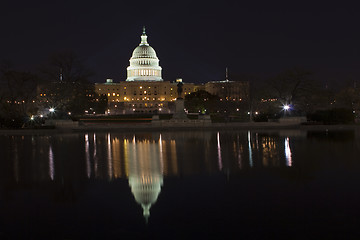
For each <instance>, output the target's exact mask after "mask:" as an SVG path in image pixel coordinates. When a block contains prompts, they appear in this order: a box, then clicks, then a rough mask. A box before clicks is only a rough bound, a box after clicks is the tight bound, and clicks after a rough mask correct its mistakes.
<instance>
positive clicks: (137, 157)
mask: <svg viewBox="0 0 360 240" xmlns="http://www.w3.org/2000/svg"><path fill="white" fill-rule="evenodd" d="M0 146H1V153H0V154H1V155H0V239H19V238H20V239H129V238H130V239H131V238H133V239H159V238H161V239H196V238H198V239H210V238H211V239H214V238H215V239H229V238H231V239H279V238H287V239H350V238H353V239H359V238H360V235H359V233H360V157H359V156H360V134H359V132H358V131H352V130H350V131H325V130H324V131H301V130H283V131H267V132H266V131H264V132H257V131H220V132H216V131H215V132H213V131H193V132H190V131H189V132H151V133H149V132H147V133H146V132H145V133H135V134H131V133H108V132H105V133H93V132H91V133H85V134H84V133H71V134H57V135H51V136H50V135H45V136H42V135H40V136H36V135H34V136H31V135H24V136H19V135H17V136H0Z"/></svg>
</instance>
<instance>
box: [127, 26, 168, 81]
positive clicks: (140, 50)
mask: <svg viewBox="0 0 360 240" xmlns="http://www.w3.org/2000/svg"><path fill="white" fill-rule="evenodd" d="M126 81H162V78H161V67H160V66H159V59H158V57H157V56H156V52H155V50H154V49H153V48H152V47H151V46H150V45H149V43H148V42H147V36H146V33H145V27H144V29H143V34H142V35H141V42H140V44H139V46H138V47H136V48H135V50H134V51H133V54H132V56H131V58H130V66H129V67H127V79H126Z"/></svg>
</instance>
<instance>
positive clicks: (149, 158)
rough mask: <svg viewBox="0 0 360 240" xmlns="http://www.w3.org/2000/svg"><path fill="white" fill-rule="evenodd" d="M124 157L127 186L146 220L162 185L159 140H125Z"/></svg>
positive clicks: (160, 144) (161, 160) (160, 146)
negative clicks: (127, 178)
mask: <svg viewBox="0 0 360 240" xmlns="http://www.w3.org/2000/svg"><path fill="white" fill-rule="evenodd" d="M160 136H161V135H160ZM124 144H125V145H126V147H125V149H124V150H125V156H127V160H128V162H129V185H130V187H131V192H132V193H133V194H134V197H135V200H136V202H137V203H139V204H141V206H142V208H143V214H144V217H145V219H146V220H147V219H148V217H149V216H150V207H151V205H152V204H154V203H155V202H156V200H157V198H158V196H159V194H160V191H161V186H162V184H163V159H162V143H161V138H160V140H159V141H158V142H155V141H152V142H150V141H149V140H144V141H140V142H136V140H135V137H134V139H133V141H132V142H129V141H128V140H125V143H124Z"/></svg>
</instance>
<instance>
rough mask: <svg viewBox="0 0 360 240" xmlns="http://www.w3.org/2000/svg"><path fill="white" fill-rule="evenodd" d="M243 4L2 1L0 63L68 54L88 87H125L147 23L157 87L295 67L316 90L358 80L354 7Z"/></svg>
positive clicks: (24, 65) (22, 64)
mask: <svg viewBox="0 0 360 240" xmlns="http://www.w3.org/2000/svg"><path fill="white" fill-rule="evenodd" d="M249 2H251V3H243V2H242V1H215V2H214V3H211V2H210V1H167V2H156V1H145V2H142V1H132V2H131V3H130V1H118V0H117V1H54V0H53V1H36V0H35V1H8V0H5V1H4V0H3V1H2V4H1V10H0V11H1V12H0V29H1V35H0V36H1V37H0V43H1V44H0V60H11V61H12V62H13V63H14V65H16V66H17V67H19V68H21V69H26V70H36V69H38V68H39V66H41V64H43V63H44V62H46V60H47V58H48V57H49V55H50V54H51V53H54V52H59V51H63V50H67V51H69V50H72V51H74V52H76V53H77V54H78V56H80V57H81V58H82V59H84V62H85V63H86V65H88V66H89V67H90V68H91V69H92V71H94V72H95V73H96V75H95V76H94V77H93V79H92V81H94V82H103V81H105V79H106V78H113V79H114V81H116V82H117V81H124V80H125V79H126V67H127V66H128V65H129V58H130V57H131V54H132V51H133V50H134V48H135V47H136V46H138V44H139V43H140V35H141V33H142V26H144V25H145V26H146V32H147V35H148V41H149V43H150V45H151V46H152V47H153V48H154V49H155V51H156V52H157V55H158V57H159V59H160V66H162V68H163V78H164V80H170V81H173V80H175V78H177V77H182V78H183V81H185V82H196V83H200V82H207V81H211V80H223V79H224V78H225V68H226V67H228V68H229V74H230V79H231V78H236V77H237V76H240V75H249V74H250V75H257V76H261V77H262V78H267V77H269V76H271V75H274V74H276V73H279V72H281V71H283V70H286V69H289V68H291V67H295V66H296V67H301V68H304V69H308V70H311V71H313V72H315V74H314V76H313V77H314V78H318V79H320V80H321V81H323V82H332V83H334V82H337V83H338V84H339V83H345V82H347V81H355V80H360V60H359V55H360V48H359V44H360V30H359V29H360V27H359V23H360V14H359V13H358V9H359V8H358V7H357V6H356V5H354V4H353V5H351V4H345V3H343V2H337V4H334V5H332V4H330V3H329V2H326V4H320V3H310V2H309V3H307V2H306V1H298V2H297V1H287V3H279V2H274V1H249ZM314 2H315V1H314ZM321 2H324V1H321ZM354 2H355V1H354Z"/></svg>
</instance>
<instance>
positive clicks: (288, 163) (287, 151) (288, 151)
mask: <svg viewBox="0 0 360 240" xmlns="http://www.w3.org/2000/svg"><path fill="white" fill-rule="evenodd" d="M285 158H286V166H288V167H291V166H292V157H291V149H290V144H289V138H288V137H287V138H285Z"/></svg>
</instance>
